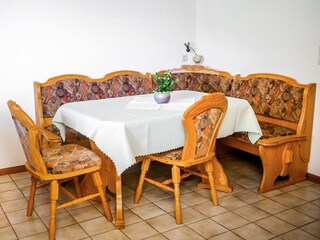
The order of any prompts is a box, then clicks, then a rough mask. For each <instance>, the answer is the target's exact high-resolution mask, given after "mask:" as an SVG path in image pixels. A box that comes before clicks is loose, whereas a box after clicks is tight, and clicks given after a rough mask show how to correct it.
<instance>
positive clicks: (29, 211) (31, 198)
mask: <svg viewBox="0 0 320 240" xmlns="http://www.w3.org/2000/svg"><path fill="white" fill-rule="evenodd" d="M37 182H38V179H36V178H35V177H34V176H31V186H30V196H29V201H28V209H27V216H28V217H30V216H32V212H33V206H34V195H35V194H36V189H37Z"/></svg>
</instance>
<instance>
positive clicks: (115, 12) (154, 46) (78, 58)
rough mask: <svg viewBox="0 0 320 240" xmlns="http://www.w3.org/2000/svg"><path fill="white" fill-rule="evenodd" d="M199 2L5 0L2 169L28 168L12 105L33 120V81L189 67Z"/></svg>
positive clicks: (0, 14) (0, 43)
mask: <svg viewBox="0 0 320 240" xmlns="http://www.w3.org/2000/svg"><path fill="white" fill-rule="evenodd" d="M195 4H196V2H195V1H194V0H175V1H172V0H153V1H149V0H117V1H113V0H67V1H64V0H55V1H51V0H28V1H25V0H1V1H0V76H1V87H0V169H2V168H7V167H11V166H17V165H22V164H24V161H25V160H24V156H23V152H22V150H21V146H20V143H19V140H18V137H17V134H16V131H15V129H14V125H13V123H12V120H11V118H10V114H9V111H8V109H7V105H6V102H7V101H8V100H9V99H13V100H14V101H16V102H17V103H18V104H20V105H21V106H22V107H23V108H24V109H25V111H26V112H27V113H28V114H30V115H31V116H32V118H34V106H33V105H34V100H33V82H34V81H39V82H44V81H46V80H47V79H48V78H50V77H53V76H56V75H60V74H68V73H77V74H84V75H88V76H90V77H93V78H100V77H103V76H104V75H105V74H107V73H109V72H112V71H117V70H125V69H128V70H136V71H141V72H147V71H150V72H153V71H157V70H162V69H167V68H171V67H177V66H180V65H181V64H182V54H184V53H185V47H184V44H183V43H184V42H188V41H190V42H194V41H195V36H196V34H195V24H196V21H195V13H196V11H195Z"/></svg>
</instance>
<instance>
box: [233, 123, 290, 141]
mask: <svg viewBox="0 0 320 240" xmlns="http://www.w3.org/2000/svg"><path fill="white" fill-rule="evenodd" d="M259 125H260V128H261V130H262V137H261V138H260V139H266V138H273V137H280V136H289V135H294V134H296V131H294V130H292V129H290V128H286V127H282V126H278V125H274V124H271V123H266V122H259ZM233 136H234V137H236V138H237V139H238V140H240V141H243V142H248V143H251V142H250V140H249V137H248V133H246V132H237V133H234V134H233ZM256 144H257V142H256Z"/></svg>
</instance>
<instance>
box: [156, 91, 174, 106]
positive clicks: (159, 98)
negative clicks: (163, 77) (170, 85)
mask: <svg viewBox="0 0 320 240" xmlns="http://www.w3.org/2000/svg"><path fill="white" fill-rule="evenodd" d="M154 100H155V101H156V103H158V104H163V103H168V102H169V101H170V92H164V93H162V92H155V93H154Z"/></svg>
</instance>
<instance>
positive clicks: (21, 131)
mask: <svg viewBox="0 0 320 240" xmlns="http://www.w3.org/2000/svg"><path fill="white" fill-rule="evenodd" d="M12 119H13V122H14V124H15V126H16V129H17V133H18V135H19V139H20V142H21V145H22V148H23V151H24V153H25V155H26V158H27V161H28V163H29V164H30V165H31V166H32V167H34V164H33V161H32V158H31V154H30V147H29V140H28V129H27V128H26V127H25V126H23V124H22V123H21V122H20V121H19V120H18V119H16V118H14V117H12Z"/></svg>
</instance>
